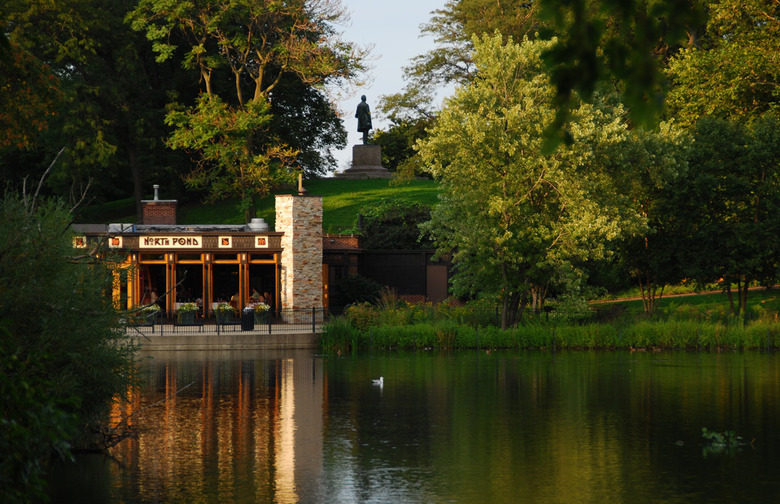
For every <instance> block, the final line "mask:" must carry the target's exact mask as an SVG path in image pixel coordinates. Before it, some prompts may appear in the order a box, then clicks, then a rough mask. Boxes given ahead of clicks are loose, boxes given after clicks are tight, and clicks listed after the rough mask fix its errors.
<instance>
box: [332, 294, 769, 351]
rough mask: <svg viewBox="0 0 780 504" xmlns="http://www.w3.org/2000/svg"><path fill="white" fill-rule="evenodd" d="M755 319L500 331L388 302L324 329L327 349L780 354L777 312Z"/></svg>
mask: <svg viewBox="0 0 780 504" xmlns="http://www.w3.org/2000/svg"><path fill="white" fill-rule="evenodd" d="M752 316H753V318H752V319H751V320H748V321H746V320H745V319H742V318H733V317H732V318H730V319H729V318H724V317H722V316H718V317H707V316H702V314H701V313H699V312H696V311H695V310H675V312H674V313H671V314H666V315H664V316H663V317H661V318H655V319H646V318H645V319H641V318H637V317H634V316H628V317H624V318H623V319H617V320H613V321H610V322H609V323H598V322H580V323H577V322H574V323H571V322H568V321H567V322H563V323H561V322H559V321H555V320H553V321H550V320H542V319H540V318H536V319H529V320H527V321H526V322H525V323H523V324H520V325H518V326H517V327H514V328H511V329H507V330H501V329H499V328H497V327H496V326H495V325H492V324H483V323H482V322H484V319H485V310H484V306H479V305H475V306H473V307H469V306H466V307H464V306H447V305H439V306H437V307H432V306H430V305H417V306H411V305H409V306H404V305H403V303H385V304H384V306H383V307H381V308H380V307H376V306H371V305H368V304H364V305H358V306H354V307H351V308H350V309H348V310H346V311H345V315H344V316H341V317H337V318H335V319H334V320H333V321H331V322H330V323H329V324H328V325H327V326H326V329H325V334H324V335H323V339H322V341H323V345H322V346H323V349H325V350H334V351H355V350H361V349H369V348H376V349H459V348H463V349H466V348H495V349H528V350H534V349H542V350H553V349H561V350H640V351H644V350H707V351H720V350H775V349H778V348H780V323H779V322H778V320H777V316H776V312H774V311H773V310H768V311H767V312H766V313H758V312H755V311H754V313H753V314H752Z"/></svg>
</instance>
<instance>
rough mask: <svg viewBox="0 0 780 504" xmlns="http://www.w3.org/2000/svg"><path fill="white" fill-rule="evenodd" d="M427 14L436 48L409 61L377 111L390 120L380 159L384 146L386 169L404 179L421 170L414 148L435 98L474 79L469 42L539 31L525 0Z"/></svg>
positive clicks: (463, 3) (426, 29)
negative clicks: (397, 170)
mask: <svg viewBox="0 0 780 504" xmlns="http://www.w3.org/2000/svg"><path fill="white" fill-rule="evenodd" d="M431 14H432V15H431V20H430V22H428V23H426V24H424V25H423V26H422V28H421V32H422V35H424V36H430V37H433V39H434V40H435V42H436V44H437V45H436V47H435V48H434V49H432V50H431V51H429V52H428V53H425V54H421V55H419V56H416V57H414V58H413V59H412V61H411V63H410V64H409V66H407V67H406V68H404V75H405V79H406V80H407V84H406V86H405V87H404V89H403V90H402V91H401V92H399V93H395V94H392V95H388V96H382V97H381V100H380V103H379V107H378V108H379V110H380V111H381V112H382V113H383V114H385V115H386V116H387V117H388V118H389V119H390V121H391V126H390V128H389V129H388V130H387V131H386V132H377V133H376V137H375V141H376V142H377V143H378V144H380V145H382V152H383V155H384V153H385V150H386V147H390V148H391V149H392V151H393V156H392V157H391V158H388V159H387V162H388V163H389V164H387V165H385V164H384V163H385V159H383V166H385V167H387V168H388V169H394V168H393V167H395V166H401V168H402V170H401V171H402V173H403V174H405V175H407V176H408V175H416V174H418V173H419V171H420V170H419V168H420V167H419V160H418V159H416V158H415V156H414V145H415V143H416V141H417V140H419V139H423V138H425V135H426V133H425V131H426V129H427V128H428V127H430V126H431V124H433V122H434V121H435V119H436V115H437V111H436V107H435V105H434V100H435V98H436V95H437V93H439V92H440V91H441V89H442V88H446V87H447V86H453V85H466V84H467V83H468V82H470V81H471V79H473V78H474V76H475V75H476V67H475V66H474V61H473V58H472V53H473V50H474V47H473V44H472V37H473V36H474V35H483V34H492V33H494V32H495V31H498V32H500V33H502V34H504V35H505V36H512V37H514V38H515V39H516V40H519V39H522V38H523V37H524V36H528V37H529V38H533V37H534V35H535V30H536V29H538V27H539V18H538V16H537V14H538V7H537V3H536V2H526V1H523V0H508V1H502V2H495V1H493V0H448V1H447V2H445V4H444V7H442V8H441V9H436V10H434V11H433V12H432V13H431ZM383 157H384V156H383Z"/></svg>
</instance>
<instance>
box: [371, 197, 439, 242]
mask: <svg viewBox="0 0 780 504" xmlns="http://www.w3.org/2000/svg"><path fill="white" fill-rule="evenodd" d="M430 218H431V209H430V207H429V206H427V205H424V204H422V203H419V202H415V201H409V200H404V199H393V200H390V199H383V200H379V201H377V202H376V203H375V204H374V205H371V206H370V207H368V208H364V209H362V210H361V212H360V213H359V214H358V219H357V222H356V223H355V228H356V229H357V231H358V233H359V234H360V235H361V236H362V237H363V239H362V242H361V243H362V246H363V248H365V249H368V250H417V249H421V248H431V242H430V239H429V238H426V237H425V236H424V235H421V233H420V228H419V226H420V224H422V223H424V222H427V221H428V220H430Z"/></svg>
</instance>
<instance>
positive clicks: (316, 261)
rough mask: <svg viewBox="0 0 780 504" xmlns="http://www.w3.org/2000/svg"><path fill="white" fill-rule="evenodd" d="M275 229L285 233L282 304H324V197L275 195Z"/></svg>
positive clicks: (306, 306) (286, 305) (311, 306)
mask: <svg viewBox="0 0 780 504" xmlns="http://www.w3.org/2000/svg"><path fill="white" fill-rule="evenodd" d="M276 231H277V232H282V233H284V236H282V260H281V286H280V289H281V292H280V298H281V304H282V306H281V307H282V308H283V309H286V308H294V309H305V308H321V307H322V303H323V299H322V197H321V196H293V195H278V196H276Z"/></svg>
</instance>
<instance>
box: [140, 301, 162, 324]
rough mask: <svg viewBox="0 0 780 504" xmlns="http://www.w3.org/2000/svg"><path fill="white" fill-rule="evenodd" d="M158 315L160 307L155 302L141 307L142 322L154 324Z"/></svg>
mask: <svg viewBox="0 0 780 504" xmlns="http://www.w3.org/2000/svg"><path fill="white" fill-rule="evenodd" d="M159 315H160V307H159V306H158V305H156V304H150V305H147V306H144V307H143V308H141V316H142V317H143V319H144V323H145V324H147V325H154V324H156V323H157V320H158V317H159Z"/></svg>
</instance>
